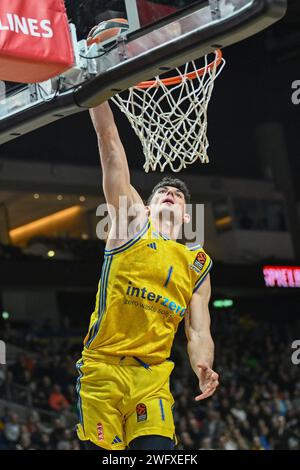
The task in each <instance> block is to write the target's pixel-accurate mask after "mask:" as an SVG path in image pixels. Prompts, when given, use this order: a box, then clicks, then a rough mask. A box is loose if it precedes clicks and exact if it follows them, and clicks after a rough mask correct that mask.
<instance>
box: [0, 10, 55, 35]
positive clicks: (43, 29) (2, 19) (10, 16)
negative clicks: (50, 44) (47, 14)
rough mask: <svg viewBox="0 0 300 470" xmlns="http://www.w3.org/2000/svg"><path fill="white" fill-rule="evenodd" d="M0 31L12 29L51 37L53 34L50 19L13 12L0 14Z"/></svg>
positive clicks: (27, 33)
mask: <svg viewBox="0 0 300 470" xmlns="http://www.w3.org/2000/svg"><path fill="white" fill-rule="evenodd" d="M1 31H12V32H14V33H17V34H25V35H26V36H34V37H40V38H41V37H43V38H52V37H53V35H54V33H53V29H52V26H51V21H50V20H48V19H42V20H37V19H36V18H25V17H24V16H22V17H20V16H19V15H17V14H15V13H6V15H3V16H0V34H1Z"/></svg>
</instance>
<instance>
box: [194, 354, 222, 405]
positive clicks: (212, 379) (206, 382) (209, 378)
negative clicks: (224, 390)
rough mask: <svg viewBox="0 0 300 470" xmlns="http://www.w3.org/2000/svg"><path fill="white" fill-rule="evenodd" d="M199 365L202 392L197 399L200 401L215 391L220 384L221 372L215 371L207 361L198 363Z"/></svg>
mask: <svg viewBox="0 0 300 470" xmlns="http://www.w3.org/2000/svg"><path fill="white" fill-rule="evenodd" d="M197 367H198V369H199V387H200V390H201V392H202V393H201V395H198V396H197V397H196V398H195V400H196V401H200V400H204V399H205V398H208V397H210V396H211V395H213V394H214V393H215V391H216V389H217V387H218V386H219V374H217V373H216V372H215V371H213V370H212V369H211V368H210V367H209V366H208V364H206V363H205V362H201V363H199V364H197Z"/></svg>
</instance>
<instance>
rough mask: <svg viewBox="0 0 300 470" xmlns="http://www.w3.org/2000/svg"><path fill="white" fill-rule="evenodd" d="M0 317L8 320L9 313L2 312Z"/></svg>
mask: <svg viewBox="0 0 300 470" xmlns="http://www.w3.org/2000/svg"><path fill="white" fill-rule="evenodd" d="M2 318H3V320H8V319H9V313H8V312H2Z"/></svg>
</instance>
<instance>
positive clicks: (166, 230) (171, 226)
mask: <svg viewBox="0 0 300 470" xmlns="http://www.w3.org/2000/svg"><path fill="white" fill-rule="evenodd" d="M151 221H152V225H153V226H154V228H155V230H156V231H158V232H159V233H161V234H162V235H163V236H164V237H166V238H170V239H171V240H175V241H176V240H177V238H178V236H179V232H180V227H181V224H176V223H174V221H172V220H161V218H160V217H157V218H151Z"/></svg>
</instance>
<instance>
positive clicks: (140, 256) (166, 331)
mask: <svg viewBox="0 0 300 470" xmlns="http://www.w3.org/2000/svg"><path fill="white" fill-rule="evenodd" d="M211 265H212V262H211V259H210V257H209V256H208V255H207V254H206V253H205V252H204V250H203V249H202V248H201V246H200V245H195V246H191V247H189V248H188V247H186V246H184V245H181V244H180V243H178V242H176V241H174V240H170V239H168V238H167V237H165V236H164V235H162V234H160V233H158V232H156V231H155V229H154V227H153V226H152V224H151V222H150V220H148V221H147V223H146V225H145V226H144V227H143V229H142V230H141V231H140V232H139V233H138V234H137V235H136V236H135V237H134V238H133V239H132V240H129V241H128V242H127V243H125V244H124V245H122V246H120V247H118V248H116V249H114V250H109V251H108V250H106V251H105V255H104V263H103V266H102V273H101V278H100V282H99V288H98V293H97V297H96V306H95V311H94V312H93V314H92V316H91V321H90V326H89V331H88V334H87V336H86V338H85V340H84V350H83V352H82V359H81V360H80V361H78V363H77V368H78V370H79V378H78V384H77V391H78V394H79V402H78V411H79V417H80V424H79V425H78V436H79V438H80V439H82V440H90V441H92V442H93V443H95V444H97V445H99V446H100V447H103V448H106V449H124V448H125V447H126V446H127V445H128V444H129V443H130V441H131V440H132V439H134V438H136V437H138V436H141V435H151V434H152V435H153V434H155V435H161V436H166V437H170V438H173V437H174V421H173V416H172V406H173V403H174V400H173V397H172V395H171V393H170V390H169V377H170V374H171V372H172V370H173V367H174V364H173V363H172V362H171V361H168V358H169V356H170V352H171V347H172V344H173V340H174V336H175V333H176V331H177V328H178V325H179V323H180V321H181V320H182V319H183V318H184V316H185V313H186V311H187V308H188V305H189V302H190V300H191V297H192V295H193V292H195V291H196V290H197V289H198V287H199V286H200V285H201V283H202V282H203V281H204V279H205V277H206V276H207V274H208V272H209V271H210V269H211Z"/></svg>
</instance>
